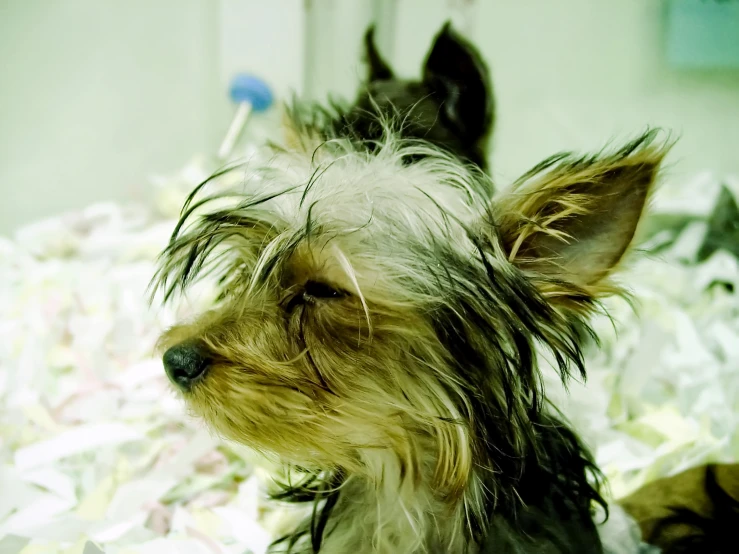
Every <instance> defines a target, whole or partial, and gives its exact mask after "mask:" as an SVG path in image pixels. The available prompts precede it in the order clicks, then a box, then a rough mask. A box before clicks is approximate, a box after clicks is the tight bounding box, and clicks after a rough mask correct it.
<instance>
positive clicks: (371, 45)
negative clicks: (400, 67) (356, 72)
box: [364, 25, 393, 83]
mask: <svg viewBox="0 0 739 554" xmlns="http://www.w3.org/2000/svg"><path fill="white" fill-rule="evenodd" d="M364 56H365V62H366V63H367V66H368V68H369V74H368V76H367V79H368V82H369V83H371V82H373V81H387V80H390V79H392V78H393V70H392V69H390V66H389V65H388V64H387V63H385V60H383V59H382V56H380V52H379V51H378V50H377V46H375V26H374V25H371V26H370V27H369V29H367V32H366V33H365V34H364Z"/></svg>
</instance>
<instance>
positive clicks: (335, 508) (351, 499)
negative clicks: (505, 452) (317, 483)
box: [294, 418, 602, 554]
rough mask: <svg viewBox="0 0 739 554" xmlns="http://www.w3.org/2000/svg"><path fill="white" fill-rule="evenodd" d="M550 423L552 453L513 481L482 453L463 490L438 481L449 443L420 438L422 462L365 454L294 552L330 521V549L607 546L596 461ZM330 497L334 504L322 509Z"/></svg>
mask: <svg viewBox="0 0 739 554" xmlns="http://www.w3.org/2000/svg"><path fill="white" fill-rule="evenodd" d="M541 423H542V426H541V428H540V430H539V440H540V443H541V448H542V449H543V450H542V451H540V452H539V453H537V454H531V455H530V456H526V459H525V460H521V461H520V462H521V465H520V470H521V471H520V473H518V474H517V477H516V478H515V479H514V481H512V482H511V481H504V480H503V478H504V476H505V474H506V473H505V472H504V474H500V473H499V472H498V473H494V472H492V471H491V470H485V469H483V468H486V467H491V463H490V461H487V462H484V461H482V460H479V459H478V460H473V462H472V464H471V468H470V471H469V472H468V473H467V474H466V477H465V480H464V483H463V486H462V487H461V488H458V489H457V491H456V492H455V493H450V491H449V490H448V489H446V488H445V487H444V486H441V485H440V484H439V483H440V480H439V475H438V463H437V462H438V461H439V459H440V457H441V454H442V452H443V450H442V449H441V448H439V447H438V446H437V447H436V448H434V447H433V446H432V444H433V441H430V442H426V441H425V440H424V441H423V442H424V444H423V446H424V447H425V448H424V447H421V446H422V445H416V446H417V447H418V448H416V449H414V451H415V452H418V453H421V454H420V456H422V458H419V459H417V460H414V461H413V463H409V460H407V459H405V458H404V457H402V456H398V454H397V453H396V452H393V451H391V450H389V449H388V450H383V449H366V450H364V451H362V452H361V453H360V455H359V458H360V467H361V471H356V472H346V473H345V474H344V476H343V479H342V481H341V484H340V486H339V487H338V489H337V490H336V493H335V495H333V496H332V497H331V498H330V499H329V500H323V499H325V498H326V495H325V494H324V495H323V496H321V497H320V498H319V500H318V502H319V504H318V509H317V510H315V511H314V514H313V516H312V517H311V518H309V519H308V520H307V521H305V522H304V523H303V525H302V530H301V531H299V534H301V535H303V538H302V539H301V541H307V542H300V544H301V545H302V544H305V546H301V548H303V550H300V549H298V550H294V552H300V553H301V554H303V553H305V554H307V553H309V552H313V551H314V550H313V549H312V547H311V533H312V530H314V529H316V527H317V523H318V522H319V520H321V519H322V520H323V522H324V525H323V532H322V533H321V534H322V538H321V541H320V544H321V547H320V552H321V553H322V554H346V553H351V554H390V553H392V554H420V553H431V554H433V553H446V552H454V553H460V554H479V553H482V552H516V553H518V554H596V553H598V552H602V547H601V543H600V539H599V537H598V533H597V530H596V527H595V524H594V522H593V519H592V515H591V513H590V507H592V506H591V501H592V500H593V499H594V496H593V494H594V490H591V489H590V488H588V487H587V486H586V481H585V477H586V467H587V464H588V463H589V461H588V458H587V457H586V456H585V452H584V451H582V450H580V448H579V445H578V443H577V442H576V438H575V436H574V434H572V432H571V431H569V430H568V429H567V428H566V427H561V423H560V422H558V421H557V420H556V419H554V418H547V419H546V420H543V421H542V422H541ZM421 436H425V437H426V439H430V437H429V436H428V435H424V434H421ZM416 437H417V439H418V438H419V435H416ZM499 461H500V460H499ZM507 473H511V472H510V471H507ZM333 486H335V484H329V487H333ZM324 490H325V489H324ZM324 502H325V503H326V505H328V504H330V506H331V508H330V509H329V510H325V509H323V510H322V509H320V505H321V504H323V503H324ZM314 544H315V543H314Z"/></svg>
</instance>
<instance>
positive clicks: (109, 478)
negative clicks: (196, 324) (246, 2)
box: [0, 162, 739, 554]
mask: <svg viewBox="0 0 739 554" xmlns="http://www.w3.org/2000/svg"><path fill="white" fill-rule="evenodd" d="M205 176H206V170H205V168H204V166H203V163H200V162H198V163H193V164H192V165H191V166H189V167H187V168H186V169H185V170H184V171H183V172H181V173H180V174H178V175H176V176H173V177H171V178H167V179H161V180H158V181H157V182H156V183H155V184H156V187H155V193H156V194H155V198H154V199H153V201H152V202H151V206H149V207H131V206H122V205H117V204H99V205H95V206H91V207H89V208H88V209H85V210H82V211H79V212H75V213H69V214H65V215H61V216H59V217H55V218H52V219H47V220H45V221H41V222H39V223H35V224H33V225H29V226H27V227H24V228H22V229H20V230H18V231H17V232H16V233H15V234H14V236H13V237H12V238H10V239H7V238H3V239H0V335H1V336H2V337H3V340H2V341H0V554H4V553H11V552H12V553H16V552H21V553H22V554H43V553H57V552H61V553H65V554H83V553H84V554H95V553H100V552H105V553H107V554H129V553H131V554H132V553H139V554H167V553H170V552H171V553H185V554H189V553H192V554H201V553H202V554H206V553H233V554H245V553H253V554H258V553H263V552H265V549H266V547H267V545H268V544H269V542H270V540H271V539H272V538H273V537H274V536H275V535H277V534H280V533H282V532H284V531H285V530H286V529H287V528H289V527H290V525H291V521H292V520H294V518H295V517H297V515H296V514H292V513H290V512H288V511H286V508H282V507H275V506H273V505H271V503H269V502H267V501H266V500H265V495H264V492H263V486H262V484H261V482H262V475H261V473H260V471H258V470H255V469H254V466H253V464H252V463H251V462H250V456H249V454H248V453H247V452H245V451H243V449H241V448H239V447H238V446H236V445H233V444H228V443H225V442H223V441H220V440H218V439H216V438H214V437H212V436H211V435H210V434H209V432H208V431H207V429H205V428H203V426H202V424H201V423H200V422H199V421H198V420H196V419H194V418H191V417H190V416H188V415H187V413H186V412H185V410H184V408H183V405H182V404H181V403H180V402H179V401H178V399H177V398H176V396H175V395H174V394H173V393H172V392H171V390H170V387H169V385H168V383H167V380H166V377H165V375H164V372H163V370H162V367H161V362H160V360H159V359H158V358H157V357H156V354H155V351H154V346H155V343H156V340H157V337H158V335H159V333H160V332H161V330H162V329H164V328H166V327H167V326H168V325H171V324H172V323H173V322H174V321H176V320H177V319H179V318H182V317H185V316H187V315H188V314H190V313H193V312H194V311H197V310H198V309H202V308H203V305H202V303H204V302H205V300H202V301H201V303H200V304H199V303H198V300H197V299H195V300H191V301H190V302H189V303H187V304H184V303H183V305H182V306H179V307H177V308H176V309H175V308H171V309H170V308H167V309H165V308H161V307H160V306H158V305H156V303H155V304H153V305H152V306H150V305H149V303H148V297H147V286H148V283H149V280H150V278H151V277H152V275H153V273H154V260H155V257H156V255H157V254H158V252H159V251H160V249H161V248H162V247H163V246H164V245H165V244H166V241H167V239H168V237H169V234H170V233H171V231H172V229H173V226H174V224H175V220H176V216H177V212H178V210H179V207H180V206H181V204H182V201H183V199H184V197H185V195H186V194H187V192H188V191H189V189H191V188H192V187H194V186H195V185H196V184H197V183H198V182H199V181H200V180H201V179H202V178H203V177H205ZM736 188H737V187H736V183H731V182H728V183H727V182H722V181H720V180H718V179H714V178H712V177H711V176H700V177H699V178H697V179H696V180H695V181H692V182H689V183H686V184H685V186H682V187H678V186H669V185H668V186H666V187H664V188H663V190H662V195H661V196H660V197H659V202H658V203H657V205H656V213H655V215H654V216H653V217H652V218H651V220H650V225H648V226H647V227H646V228H645V233H646V243H645V252H643V253H642V254H641V255H640V256H638V257H637V258H638V261H636V262H635V263H633V264H632V265H631V266H630V267H629V268H627V270H626V272H625V273H624V274H623V276H622V280H623V281H624V283H625V284H626V285H627V286H628V288H629V289H631V291H632V293H633V297H634V302H633V306H630V305H629V304H628V303H626V302H623V301H620V300H614V301H609V302H608V303H607V308H608V316H602V317H600V316H599V317H598V318H596V320H595V326H596V329H597V331H598V333H599V335H600V338H601V345H600V348H597V347H596V346H595V345H589V346H588V350H587V357H588V362H587V368H588V371H589V379H588V381H587V384H577V383H575V384H572V385H571V386H570V387H569V391H565V390H564V389H563V388H562V387H560V386H558V385H557V384H556V382H555V381H554V379H552V381H551V383H550V388H549V391H550V394H551V396H552V399H553V400H554V402H555V404H557V406H558V407H560V408H561V409H562V410H563V411H564V412H565V414H566V415H567V416H568V418H569V419H570V420H571V421H572V423H573V424H574V425H575V426H576V428H577V430H578V431H579V432H580V433H581V435H582V436H583V437H584V438H585V440H586V441H587V442H588V443H589V444H590V446H591V447H592V448H593V449H594V451H595V453H596V457H597V462H598V463H599V464H600V466H601V467H602V468H603V470H604V471H605V473H606V474H607V476H608V478H609V480H610V491H609V494H610V495H611V497H612V498H619V497H621V496H624V495H626V494H628V493H629V492H631V491H633V490H635V489H636V488H638V487H639V486H640V485H642V484H643V483H644V482H646V481H648V480H651V479H654V478H657V477H661V476H665V475H669V474H674V473H676V472H678V471H681V470H682V469H685V468H687V467H690V466H693V465H695V464H700V463H704V462H707V461H720V460H732V459H733V460H735V459H737V458H739V441H738V440H737V432H736V429H738V428H739V426H738V425H737V418H738V415H737V414H739V318H737V311H738V310H739V297H738V296H737V294H736V289H737V287H739V282H738V281H739V271H738V268H737V259H736V257H735V256H734V253H732V248H736V241H732V240H724V239H723V238H722V237H724V238H725V237H727V236H729V237H733V235H732V233H736V231H735V227H736V224H737V221H736V218H734V220H733V226H732V224H731V217H732V209H733V210H734V212H736V204H735V203H734V198H735V195H734V190H735V189H736ZM722 191H723V192H722ZM696 197H699V198H698V200H696ZM206 296H207V295H205V296H204V298H205V297H206Z"/></svg>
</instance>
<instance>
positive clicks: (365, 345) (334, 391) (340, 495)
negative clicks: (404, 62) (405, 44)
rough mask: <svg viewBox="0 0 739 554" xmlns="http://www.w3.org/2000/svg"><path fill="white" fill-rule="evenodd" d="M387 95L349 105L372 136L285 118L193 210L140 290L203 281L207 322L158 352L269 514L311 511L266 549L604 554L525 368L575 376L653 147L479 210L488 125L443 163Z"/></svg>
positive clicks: (523, 187) (484, 200)
mask: <svg viewBox="0 0 739 554" xmlns="http://www.w3.org/2000/svg"><path fill="white" fill-rule="evenodd" d="M449 33H450V31H449V30H448V29H446V30H445V31H443V32H442V34H441V35H440V36H441V37H442V38H443V37H445V36H446V37H447V38H448V37H449V36H453V35H450V34H449ZM444 40H446V39H444ZM454 41H456V42H458V43H461V41H460V39H458V38H454ZM437 45H438V40H437ZM429 59H434V56H433V55H430V57H429ZM447 63H448V62H447ZM440 64H441V65H440V66H438V67H443V66H444V63H441V62H440ZM450 65H454V64H453V63H451V64H450ZM427 66H428V64H427ZM375 67H381V66H379V65H378V64H377V63H375ZM374 71H375V73H376V74H377V75H378V76H379V77H387V76H388V73H387V72H383V71H380V72H379V73H378V72H377V70H374ZM384 81H387V79H384ZM424 82H425V81H424ZM369 97H371V98H375V100H374V101H372V102H370V103H369V104H368V105H371V106H375V107H377V106H382V105H383V101H381V100H378V99H377V98H376V96H374V93H372V92H370V93H369ZM393 98H394V97H393V96H392V95H388V96H387V98H386V101H387V103H386V104H384V105H385V106H386V108H382V109H380V110H379V111H377V110H376V111H374V112H372V111H371V110H370V111H368V110H367V109H366V108H362V111H361V113H363V114H364V115H363V117H365V118H371V117H374V120H373V121H375V124H376V125H377V127H376V128H373V130H372V131H371V132H369V131H367V130H366V129H365V130H360V128H359V127H358V126H357V125H355V124H349V125H347V124H346V122H347V121H350V120H348V119H346V118H345V119H344V120H343V121H344V123H345V124H342V125H335V124H329V125H325V124H322V125H320V126H315V125H313V120H305V119H300V116H299V115H298V114H299V112H297V111H296V112H293V117H294V118H298V120H297V121H293V122H292V124H291V128H292V129H293V131H294V132H295V133H296V134H295V135H294V139H295V140H294V141H293V146H294V148H292V149H288V150H283V149H278V148H273V150H272V153H271V158H270V161H269V162H268V163H265V164H264V165H257V166H247V167H240V168H239V169H238V171H240V172H243V176H244V178H243V180H242V181H241V182H242V185H241V186H239V187H237V188H234V189H233V190H231V191H230V192H228V193H224V192H221V193H218V194H213V195H210V196H208V195H205V196H204V197H203V195H202V191H203V190H204V185H205V184H207V182H206V183H205V184H204V185H201V187H198V188H197V189H196V190H195V191H193V193H192V194H191V196H190V198H189V199H188V202H187V203H186V205H185V207H184V208H183V212H182V217H181V220H180V223H179V224H178V226H177V228H176V230H175V232H174V234H173V236H172V240H171V242H170V244H169V246H168V247H167V249H166V250H165V251H164V253H163V254H162V258H161V266H160V269H159V272H158V274H157V276H156V278H155V281H154V283H155V291H156V290H161V291H163V293H164V297H165V300H168V299H169V298H170V297H172V296H173V295H174V294H176V293H178V292H179V291H181V290H184V289H187V287H188V286H189V285H190V284H191V283H192V282H193V281H195V280H196V279H198V278H200V277H202V276H205V275H210V276H212V277H215V278H218V279H220V284H221V289H222V296H221V298H220V300H219V302H218V303H217V305H215V306H214V307H213V309H212V310H211V311H209V312H208V313H206V314H203V315H202V316H201V317H199V318H198V319H196V320H194V321H190V322H184V323H182V324H180V325H177V326H175V327H174V328H172V329H171V330H169V331H168V332H167V333H166V334H165V335H164V336H163V338H162V346H163V348H164V349H167V348H170V347H179V346H181V345H187V348H189V349H192V350H196V351H197V352H198V356H200V357H201V358H202V359H205V360H207V364H208V367H207V370H206V371H205V372H204V374H203V375H201V376H200V377H199V378H198V379H197V380H196V381H194V382H192V383H191V384H189V385H188V386H186V387H181V393H182V396H183V399H184V400H185V402H186V404H187V405H188V407H189V408H190V410H191V411H192V412H193V413H194V414H196V415H197V416H199V417H202V418H203V419H205V421H206V422H207V423H208V424H209V425H210V427H211V428H212V429H214V430H215V431H217V432H219V433H220V434H222V435H223V436H225V437H227V438H229V439H232V440H235V441H238V442H240V443H244V444H247V445H250V446H252V447H253V448H255V449H257V450H260V451H263V452H265V453H268V454H270V455H273V456H276V457H278V458H279V460H280V461H281V462H282V463H283V464H284V466H285V467H286V468H291V470H298V472H299V473H300V474H301V475H302V479H301V480H300V481H299V482H294V481H291V482H286V483H285V484H284V487H283V489H282V492H281V493H279V494H278V495H277V497H278V498H280V499H282V500H287V501H293V502H304V503H311V504H312V505H313V506H314V510H313V515H312V516H311V517H310V518H308V520H306V521H305V522H304V524H303V525H301V526H300V527H299V528H297V529H295V531H294V532H293V533H291V534H290V535H289V536H287V537H284V538H283V539H282V540H279V541H277V543H275V545H274V547H273V548H274V549H275V550H276V551H282V550H289V551H292V552H301V553H307V552H319V551H320V552H321V553H324V554H325V553H336V554H346V553H347V552H355V553H357V554H364V553H393V554H411V553H421V552H430V553H459V554H464V553H468V554H483V553H496V554H500V553H511V554H512V553H532V554H533V553H536V554H549V553H563V554H564V553H567V554H576V553H582V554H593V553H597V552H601V550H602V548H601V544H600V540H599V537H598V534H597V531H596V527H595V524H594V522H593V516H592V508H593V503H594V502H596V503H601V504H603V500H602V498H601V496H600V493H599V489H598V479H599V473H598V472H597V470H596V469H595V467H594V466H593V463H592V460H591V457H590V454H589V453H588V451H587V449H586V448H585V447H584V446H583V445H582V444H581V443H580V441H579V440H578V438H577V436H576V434H575V433H574V432H573V431H572V430H571V429H570V428H569V427H568V426H567V424H566V423H564V422H563V421H562V419H561V418H560V417H559V416H558V414H557V412H556V410H555V409H554V408H553V407H551V406H549V405H547V403H546V398H545V395H544V391H543V390H542V384H541V378H540V374H539V370H538V367H537V350H538V349H547V350H549V351H551V352H552V353H553V355H554V357H555V359H556V360H557V362H558V365H559V370H560V372H561V375H562V379H563V380H565V381H566V380H567V379H568V377H569V376H570V375H571V373H572V372H574V373H576V374H578V375H583V376H584V374H585V369H584V367H583V359H582V353H581V350H580V343H579V338H580V337H579V334H578V331H577V326H576V325H575V323H577V322H579V323H580V324H583V323H582V322H584V321H585V318H586V317H587V316H588V315H589V314H590V313H591V312H592V311H593V310H594V308H595V307H596V305H597V302H598V300H599V298H601V297H602V296H604V295H607V294H612V293H615V292H618V291H619V289H618V287H616V286H615V285H614V284H613V283H612V282H611V280H610V276H611V274H612V272H613V270H614V269H615V268H616V266H617V265H618V264H619V262H620V260H621V258H622V257H623V255H624V253H625V252H626V251H627V249H628V247H629V245H630V243H631V241H632V238H633V236H634V233H635V230H636V228H637V225H638V223H639V220H640V217H641V215H642V211H643V209H644V206H645V204H646V203H647V201H648V199H649V196H650V193H651V190H652V188H653V184H654V182H655V180H656V178H657V173H658V168H659V166H660V163H661V162H662V159H663V157H664V156H665V153H666V152H667V149H668V147H669V144H668V143H667V142H665V141H661V140H658V136H657V134H656V133H655V132H648V133H646V134H644V135H642V136H640V137H638V138H637V139H635V140H633V141H631V142H629V143H628V144H626V145H624V146H623V147H621V148H617V149H615V150H613V151H610V152H601V153H598V154H595V155H588V156H574V155H571V154H560V155H556V156H553V157H551V158H549V159H547V160H545V161H543V162H542V163H540V164H539V165H537V166H536V167H535V168H533V169H532V170H530V171H529V172H527V173H526V174H525V175H524V176H523V177H521V178H520V179H519V180H518V181H517V182H516V183H514V184H513V186H512V187H511V188H510V189H509V190H507V191H506V192H504V193H500V194H499V195H498V196H497V197H496V198H495V200H491V191H492V184H491V182H490V180H489V178H488V177H487V176H486V175H485V173H484V172H483V171H482V170H481V169H480V167H479V166H482V165H483V160H482V159H478V160H473V158H474V156H476V155H477V153H478V151H477V150H478V146H479V145H480V144H481V143H480V142H479V140H482V138H481V137H482V135H481V133H480V129H481V128H482V127H484V128H485V129H486V130H485V132H484V133H483V134H485V133H487V132H488V131H489V125H487V123H485V124H484V125H483V126H482V127H478V130H476V131H474V132H472V133H471V134H467V135H465V134H464V133H462V134H461V135H460V136H465V137H466V139H465V142H464V144H463V147H459V148H457V147H456V146H453V144H452V143H453V142H454V141H448V140H446V139H438V140H434V141H428V140H419V139H420V138H422V133H421V134H419V132H418V129H421V128H422V125H424V123H421V124H420V125H421V126H420V127H418V128H415V127H414V128H413V130H412V131H410V132H409V131H408V126H407V125H405V126H403V125H400V127H398V126H395V127H393V121H394V120H391V119H389V118H388V117H387V115H388V112H389V111H392V110H389V108H390V107H394V106H395V104H394V102H396V100H394V99H393ZM447 100H448V99H447ZM434 102H437V105H438V106H440V107H441V109H442V110H445V109H446V110H451V112H452V115H451V116H450V117H449V118H448V119H444V120H443V122H444V124H445V125H446V124H450V125H452V123H453V122H454V121H458V120H463V119H464V117H463V115H462V113H463V112H464V110H461V105H462V104H457V105H456V107H455V106H454V105H453V106H451V107H449V106H447V107H446V108H445V107H444V106H445V104H444V102H445V101H441V102H439V101H438V99H437V100H434ZM464 105H465V106H471V104H467V103H464ZM486 106H487V104H486ZM401 108H402V106H401ZM465 109H466V108H465ZM478 109H479V108H478ZM455 110H459V111H457V112H455ZM400 112H401V115H403V116H404V115H407V114H403V113H402V109H401V110H400ZM483 113H485V114H492V110H488V108H487V107H486V108H485V109H484V110H483ZM460 118H461V119H460ZM402 119H405V121H406V123H407V117H402ZM370 120H372V119H367V121H370ZM334 121H335V120H334ZM485 121H488V120H481V122H480V123H484V122H485ZM489 121H490V122H492V115H491V117H490V120H489ZM450 128H453V129H455V131H459V130H460V129H462V127H456V126H454V125H452V126H451V127H450ZM465 128H466V129H469V127H465ZM364 133H367V135H364ZM427 138H428V137H427ZM473 138H474V140H473ZM316 139H318V140H320V141H322V143H321V145H320V146H318V147H317V148H313V147H310V148H308V147H307V145H309V144H311V143H312V142H313V141H315V140H316ZM363 139H364V140H363ZM467 139H469V140H467ZM460 144H461V143H460ZM409 160H410V161H412V162H413V163H408V162H409ZM463 160H468V161H476V162H477V164H478V166H475V165H474V164H466V163H463ZM231 171H236V169H235V168H231ZM218 176H220V175H216V176H214V178H215V177H218ZM287 473H288V474H289V475H292V474H293V472H292V471H288V472H287ZM288 481H290V480H289V479H288Z"/></svg>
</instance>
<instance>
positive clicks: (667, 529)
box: [619, 464, 739, 554]
mask: <svg viewBox="0 0 739 554" xmlns="http://www.w3.org/2000/svg"><path fill="white" fill-rule="evenodd" d="M619 504H621V506H622V507H623V508H624V509H625V510H626V512H627V513H628V514H630V515H631V516H632V517H633V518H634V520H635V521H636V522H637V523H638V524H639V527H640V528H641V531H642V537H643V539H644V541H645V542H648V543H649V544H652V545H654V546H657V547H659V548H660V549H661V550H662V553H663V554H729V553H730V552H736V551H737V544H736V535H735V533H736V529H737V525H739V464H709V465H705V466H701V467H696V468H691V469H689V470H687V471H683V472H682V473H679V474H677V475H675V476H672V477H667V478H665V479H658V480H656V481H653V482H651V483H648V484H646V485H645V486H644V487H642V488H641V489H639V490H638V491H636V492H635V493H633V494H631V495H629V496H628V497H626V498H624V499H623V500H621V501H620V502H619Z"/></svg>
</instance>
